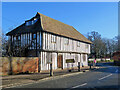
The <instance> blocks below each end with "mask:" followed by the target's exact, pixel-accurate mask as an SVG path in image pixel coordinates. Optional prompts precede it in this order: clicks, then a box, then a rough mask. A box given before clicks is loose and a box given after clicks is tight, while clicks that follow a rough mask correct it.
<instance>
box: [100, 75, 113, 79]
mask: <svg viewBox="0 0 120 90" xmlns="http://www.w3.org/2000/svg"><path fill="white" fill-rule="evenodd" d="M111 75H112V74H109V75H107V76H104V77H102V78H100V79H99V80H102V79H104V78H107V77H109V76H111Z"/></svg>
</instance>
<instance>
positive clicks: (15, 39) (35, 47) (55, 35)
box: [6, 13, 91, 70]
mask: <svg viewBox="0 0 120 90" xmlns="http://www.w3.org/2000/svg"><path fill="white" fill-rule="evenodd" d="M6 35H7V36H9V40H10V41H11V47H12V49H14V50H15V51H16V52H17V53H16V55H14V56H26V57H28V56H32V57H38V56H39V57H40V64H41V65H40V66H41V70H49V69H50V65H49V63H50V62H52V63H53V64H52V65H53V69H58V68H62V69H64V68H67V67H71V66H73V67H77V66H78V62H80V64H81V65H82V64H83V65H84V66H87V65H88V60H87V58H88V54H90V44H91V41H89V40H88V39H87V38H86V37H84V36H83V35H82V34H81V33H79V32H78V31H77V30H76V29H75V28H74V27H72V26H69V25H67V24H64V23H62V22H60V21H57V20H55V19H52V18H50V17H48V16H45V15H43V14H40V13H37V14H36V15H35V16H34V17H33V18H31V19H30V20H27V21H25V23H23V24H22V25H20V26H19V27H17V28H15V29H14V30H12V31H10V32H8V33H7V34H6ZM22 50H23V51H22ZM66 59H74V60H75V63H69V64H67V63H66Z"/></svg>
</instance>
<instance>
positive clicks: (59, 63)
mask: <svg viewBox="0 0 120 90" xmlns="http://www.w3.org/2000/svg"><path fill="white" fill-rule="evenodd" d="M57 67H58V68H62V69H63V55H58V56H57Z"/></svg>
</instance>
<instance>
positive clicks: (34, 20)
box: [26, 18, 38, 26]
mask: <svg viewBox="0 0 120 90" xmlns="http://www.w3.org/2000/svg"><path fill="white" fill-rule="evenodd" d="M37 20H38V19H37V18H34V19H33V20H32V21H27V22H26V26H30V25H33V24H35V23H36V22H37Z"/></svg>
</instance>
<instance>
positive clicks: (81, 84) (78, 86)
mask: <svg viewBox="0 0 120 90" xmlns="http://www.w3.org/2000/svg"><path fill="white" fill-rule="evenodd" d="M85 85H87V83H83V84H81V85H77V86H74V87H72V88H78V87H81V86H85Z"/></svg>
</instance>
